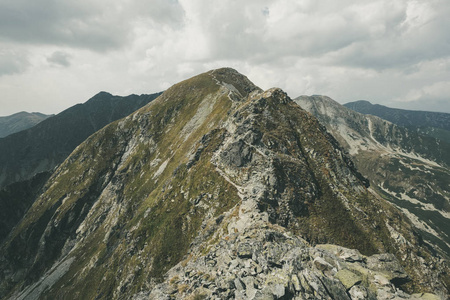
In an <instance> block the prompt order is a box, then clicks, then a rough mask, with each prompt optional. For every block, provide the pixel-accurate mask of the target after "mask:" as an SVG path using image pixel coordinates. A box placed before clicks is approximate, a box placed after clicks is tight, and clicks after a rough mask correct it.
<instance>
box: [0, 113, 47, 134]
mask: <svg viewBox="0 0 450 300" xmlns="http://www.w3.org/2000/svg"><path fill="white" fill-rule="evenodd" d="M51 116H52V115H44V114H41V113H37V112H34V113H28V112H25V111H22V112H19V113H16V114H13V115H10V116H5V117H0V138H2V137H5V136H8V135H10V134H13V133H16V132H19V131H22V130H25V129H28V128H31V127H33V126H34V125H36V124H38V123H40V122H42V121H44V120H45V119H47V118H49V117H51Z"/></svg>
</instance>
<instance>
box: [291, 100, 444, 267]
mask: <svg viewBox="0 0 450 300" xmlns="http://www.w3.org/2000/svg"><path fill="white" fill-rule="evenodd" d="M296 102H297V103H298V104H299V105H300V106H301V107H303V108H304V109H306V110H308V111H309V112H311V113H312V114H314V115H315V116H316V117H317V118H318V119H319V120H320V121H321V122H322V124H324V125H325V126H326V127H327V129H328V131H329V132H330V133H331V134H332V135H333V136H334V137H335V138H336V139H337V140H339V142H340V144H341V145H342V146H343V147H344V148H345V149H346V150H347V151H348V152H349V154H350V155H351V156H352V158H353V160H354V161H355V163H356V165H357V167H358V170H360V171H361V173H362V174H363V175H364V176H366V177H367V178H369V179H370V180H371V182H372V183H373V185H372V188H374V189H376V190H377V192H378V193H379V194H380V195H382V196H383V197H384V198H386V199H388V200H390V201H391V202H392V203H394V204H395V205H396V206H397V207H398V208H399V209H401V210H402V211H403V212H404V213H405V214H406V215H407V216H408V217H409V219H410V220H411V221H412V222H413V223H414V224H415V226H416V227H417V228H418V229H419V230H420V231H421V234H422V236H423V237H424V239H425V241H426V243H427V244H428V246H429V247H430V248H433V249H434V250H435V251H438V252H440V253H441V255H443V256H445V257H446V258H448V257H449V256H450V226H449V224H450V189H449V182H450V168H449V166H450V144H449V143H447V142H446V141H442V140H439V139H435V138H433V137H430V136H428V135H423V134H420V133H418V132H417V131H416V130H411V129H409V130H408V129H407V128H404V127H401V126H396V125H395V124H393V123H391V122H388V121H386V120H383V119H380V118H378V117H376V116H372V115H363V114H360V113H357V112H355V111H353V110H350V109H348V108H346V107H344V106H342V105H340V104H339V103H337V102H335V101H334V100H332V99H330V98H329V97H325V96H310V97H308V96H301V97H299V98H297V99H296Z"/></svg>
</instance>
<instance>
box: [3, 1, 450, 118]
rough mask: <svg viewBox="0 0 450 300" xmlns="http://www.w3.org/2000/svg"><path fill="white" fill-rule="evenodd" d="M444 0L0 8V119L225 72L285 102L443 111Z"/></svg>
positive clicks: (449, 10) (449, 28)
mask: <svg viewBox="0 0 450 300" xmlns="http://www.w3.org/2000/svg"><path fill="white" fill-rule="evenodd" d="M449 15H450V1H449V0H420V1H419V0H339V1H336V0H245V1H242V0H227V1H225V0H220V1H219V0H178V1H177V0H147V1H144V0H117V1H108V0H64V1H60V0H0V116H4V115H9V114H12V113H15V112H18V111H23V110H25V111H29V112H31V111H39V112H43V113H48V114H49V113H58V112H60V111H62V110H64V109H66V108H68V107H70V106H72V105H74V104H76V103H81V102H85V101H86V100H88V99H89V98H90V97H92V96H93V95H95V94H96V93H98V92H99V91H107V92H110V93H112V94H117V95H128V94H133V93H134V94H142V93H153V92H158V91H162V90H164V89H166V88H168V87H169V86H171V85H172V84H175V83H177V82H179V81H181V80H183V79H186V78H189V77H191V76H194V75H196V74H198V73H202V72H205V71H208V70H210V69H214V68H219V67H223V66H229V67H233V68H235V69H237V70H238V71H239V72H241V73H243V74H245V75H246V76H247V77H249V79H250V80H251V81H253V82H254V83H255V84H257V85H258V86H260V87H261V88H263V89H267V88H271V87H275V86H276V87H280V88H282V89H284V90H285V91H286V92H287V93H288V94H289V95H290V96H291V97H292V98H295V97H297V96H299V95H311V94H321V95H327V96H330V97H331V98H333V99H335V100H336V101H338V102H340V103H346V102H350V101H355V100H359V99H365V100H369V101H371V102H372V103H379V104H383V105H387V106H391V107H399V108H406V109H421V110H432V111H444V112H450V17H449Z"/></svg>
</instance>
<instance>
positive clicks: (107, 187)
mask: <svg viewBox="0 0 450 300" xmlns="http://www.w3.org/2000/svg"><path fill="white" fill-rule="evenodd" d="M368 187H369V183H368V180H367V179H366V178H365V177H363V176H362V175H361V174H360V173H359V172H358V171H357V169H356V167H355V165H354V164H353V162H352V160H351V159H350V157H349V156H347V155H346V154H345V151H344V149H343V148H341V146H340V145H339V143H338V142H337V140H336V139H335V138H334V137H333V136H332V135H330V134H329V133H328V132H327V131H326V129H325V127H324V126H322V125H321V124H320V123H319V121H318V120H317V119H316V118H315V117H314V116H312V115H311V114H310V113H308V112H306V111H304V110H303V109H301V108H300V106H299V105H297V104H296V103H295V102H294V101H292V100H291V99H290V98H289V97H288V96H287V95H286V94H285V93H284V92H283V91H282V90H280V89H277V88H273V89H269V90H267V91H263V90H261V89H259V88H258V87H256V86H255V85H254V84H252V83H251V82H250V81H249V80H248V79H247V78H246V77H245V76H243V75H241V74H239V73H238V72H236V71H235V70H233V69H218V70H213V71H209V72H207V73H204V74H201V75H198V76H196V77H193V78H191V79H188V80H186V81H183V82H181V83H178V84H176V85H174V86H173V87H171V88H170V89H168V90H167V91H165V92H164V93H163V94H162V95H161V96H159V97H158V98H157V99H156V100H154V101H152V102H151V103H149V104H148V105H146V106H144V107H143V108H141V109H139V110H138V111H137V112H135V113H132V114H131V115H129V116H128V117H126V118H124V119H121V120H118V121H116V122H113V123H111V124H110V125H108V126H106V127H104V128H102V129H100V130H99V131H98V132H96V133H95V134H93V135H92V136H90V137H89V138H88V139H87V140H86V141H85V142H83V143H82V144H81V145H80V146H78V147H77V148H76V149H75V150H74V151H73V152H72V154H70V156H69V157H68V158H67V159H66V160H65V161H64V162H63V163H62V164H61V165H60V166H59V167H58V168H57V169H56V170H55V172H54V173H53V174H52V175H51V177H50V178H49V179H48V181H47V182H46V183H45V185H44V187H43V189H42V193H41V194H40V196H39V197H38V198H37V200H36V201H35V202H34V203H33V205H32V207H31V208H30V209H29V210H28V211H27V213H26V215H25V216H24V217H23V219H22V220H21V221H20V223H19V224H18V225H17V226H16V227H15V228H14V229H13V231H12V232H11V233H10V234H9V235H8V236H7V237H6V239H5V240H4V242H3V243H2V244H1V246H0V270H1V271H0V297H2V298H4V299H394V298H397V299H400V298H401V299H446V297H447V296H448V292H449V290H448V289H449V284H450V277H449V268H448V265H447V263H446V261H445V260H443V259H442V257H441V256H439V254H438V253H433V252H432V251H431V250H430V249H429V248H428V247H427V244H426V243H424V241H423V238H422V235H421V234H420V231H419V230H418V229H417V228H416V227H415V226H414V224H413V223H412V222H411V221H410V220H409V219H408V218H407V217H406V216H405V214H404V213H403V212H402V211H401V210H400V209H398V208H396V207H395V206H393V205H392V204H390V203H389V202H387V201H386V200H384V199H383V198H382V197H381V196H380V195H379V194H377V193H376V191H374V190H371V189H368Z"/></svg>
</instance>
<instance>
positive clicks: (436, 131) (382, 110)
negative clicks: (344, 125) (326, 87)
mask: <svg viewBox="0 0 450 300" xmlns="http://www.w3.org/2000/svg"><path fill="white" fill-rule="evenodd" d="M344 106H345V107H347V108H350V109H351V110H354V111H356V112H359V113H362V114H370V115H374V116H377V117H380V118H382V119H384V120H388V121H390V122H392V123H394V124H397V125H399V126H403V127H407V128H409V129H411V130H416V131H418V132H420V133H422V134H427V135H430V136H432V137H435V138H438V139H441V140H442V141H449V140H450V114H448V113H438V112H429V111H416V110H405V109H398V108H390V107H386V106H383V105H379V104H372V103H370V102H369V101H365V100H360V101H355V102H349V103H346V104H344Z"/></svg>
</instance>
